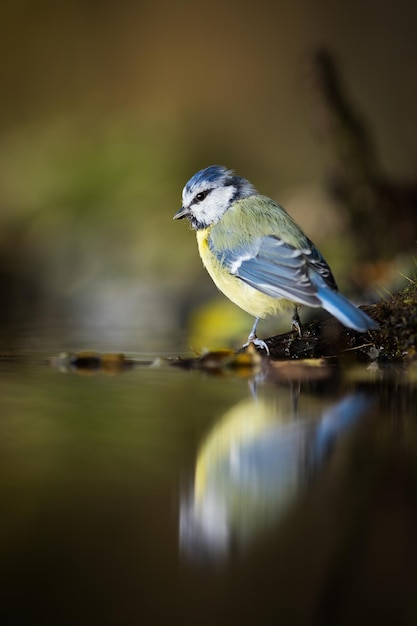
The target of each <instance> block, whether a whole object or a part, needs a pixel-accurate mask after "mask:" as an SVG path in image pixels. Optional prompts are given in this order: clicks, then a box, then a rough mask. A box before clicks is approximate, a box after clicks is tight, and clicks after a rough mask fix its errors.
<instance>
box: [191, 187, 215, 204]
mask: <svg viewBox="0 0 417 626" xmlns="http://www.w3.org/2000/svg"><path fill="white" fill-rule="evenodd" d="M210 191H212V189H206V190H205V191H200V192H199V193H197V194H196V195H195V197H194V200H193V203H195V202H196V203H198V202H202V201H203V200H204V198H207V196H208V195H209V193H210Z"/></svg>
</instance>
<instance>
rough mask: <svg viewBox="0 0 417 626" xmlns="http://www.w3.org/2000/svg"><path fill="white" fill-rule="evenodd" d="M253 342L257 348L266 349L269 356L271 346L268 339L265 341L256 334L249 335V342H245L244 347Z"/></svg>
mask: <svg viewBox="0 0 417 626" xmlns="http://www.w3.org/2000/svg"><path fill="white" fill-rule="evenodd" d="M251 343H253V345H254V346H256V347H257V348H261V349H262V350H265V352H266V353H267V355H268V356H269V348H268V344H267V343H266V341H264V340H263V339H259V338H258V337H257V336H256V335H253V336H251V335H249V337H248V340H247V342H246V343H244V344H243V346H242V348H247V347H248V346H249V345H250V344H251Z"/></svg>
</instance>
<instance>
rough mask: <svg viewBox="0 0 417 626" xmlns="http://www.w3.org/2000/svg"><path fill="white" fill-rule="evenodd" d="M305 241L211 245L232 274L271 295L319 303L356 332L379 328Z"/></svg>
mask: <svg viewBox="0 0 417 626" xmlns="http://www.w3.org/2000/svg"><path fill="white" fill-rule="evenodd" d="M305 242H306V246H305V247H303V248H295V247H294V246H291V245H290V244H288V243H285V242H284V241H283V240H282V239H279V238H278V237H274V236H272V235H270V236H266V237H258V238H255V239H253V240H252V241H251V243H250V244H249V245H245V246H240V247H238V248H235V249H228V250H222V251H219V250H217V251H216V250H215V248H214V247H213V246H212V252H213V253H214V254H216V256H217V258H218V259H219V261H220V262H221V263H222V264H223V265H225V266H226V267H227V269H228V271H229V272H230V273H231V274H233V275H234V276H237V277H238V278H240V279H241V280H243V281H244V282H245V283H247V284H248V285H251V286H252V287H254V288H255V289H258V291H261V292H262V293H265V294H266V295H268V296H271V297H272V298H285V299H287V300H292V301H294V302H296V303H297V304H306V305H308V306H316V307H317V306H321V307H323V308H324V309H326V311H328V312H329V313H331V314H332V315H334V316H335V317H336V318H337V319H338V320H339V321H340V322H341V323H342V324H344V325H345V326H347V327H348V328H354V329H355V330H357V331H359V332H365V331H367V330H369V329H376V328H378V327H379V326H378V324H377V323H376V322H375V321H374V320H372V319H371V318H370V317H369V316H368V315H366V313H364V312H363V311H361V309H358V308H357V307H356V306H355V305H354V304H352V302H350V301H349V300H348V299H347V298H345V296H343V295H342V294H340V293H339V292H338V290H337V285H336V281H335V279H334V278H333V275H332V272H331V270H330V268H329V266H328V265H327V263H326V261H325V260H324V258H323V257H322V255H321V254H320V252H319V251H318V250H317V248H316V247H315V246H314V244H313V243H312V242H311V241H310V240H309V239H307V238H306V240H305Z"/></svg>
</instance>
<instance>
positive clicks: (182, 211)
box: [173, 206, 190, 220]
mask: <svg viewBox="0 0 417 626" xmlns="http://www.w3.org/2000/svg"><path fill="white" fill-rule="evenodd" d="M189 213H190V210H189V209H187V208H185V207H183V206H182V207H181V208H180V209H178V211H177V212H176V213H175V215H174V217H173V219H174V220H182V219H184V217H187V215H189Z"/></svg>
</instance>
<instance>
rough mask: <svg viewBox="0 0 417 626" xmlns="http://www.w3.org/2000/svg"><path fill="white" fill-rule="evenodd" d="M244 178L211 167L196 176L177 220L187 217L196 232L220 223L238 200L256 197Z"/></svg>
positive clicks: (177, 214) (176, 215)
mask: <svg viewBox="0 0 417 626" xmlns="http://www.w3.org/2000/svg"><path fill="white" fill-rule="evenodd" d="M256 193H257V192H256V190H255V188H254V187H253V185H251V183H250V182H249V181H248V180H246V179H245V178H241V177H240V176H236V174H235V173H234V172H233V171H231V170H228V169H226V168H225V167H223V166H222V165H210V166H209V167H206V168H205V169H203V170H200V171H199V172H197V174H194V176H193V177H192V178H190V180H189V181H188V183H187V184H186V185H185V187H184V189H183V191H182V207H181V208H180V209H179V210H178V211H177V212H176V213H175V215H174V219H182V218H184V217H186V218H188V219H189V220H190V222H191V225H192V227H193V228H195V229H196V230H199V229H201V228H207V227H208V226H210V225H211V224H215V223H216V222H218V221H219V219H220V218H221V217H222V215H223V214H224V213H225V212H226V211H227V209H228V208H229V207H230V206H231V205H232V204H233V203H234V202H236V201H237V200H240V199H241V198H247V197H248V196H253V195H254V194H256Z"/></svg>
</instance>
